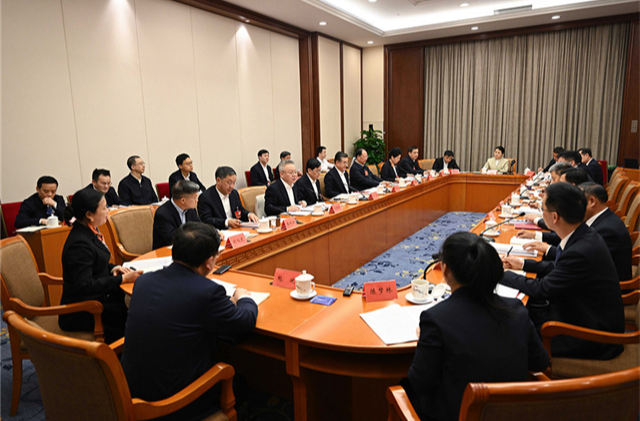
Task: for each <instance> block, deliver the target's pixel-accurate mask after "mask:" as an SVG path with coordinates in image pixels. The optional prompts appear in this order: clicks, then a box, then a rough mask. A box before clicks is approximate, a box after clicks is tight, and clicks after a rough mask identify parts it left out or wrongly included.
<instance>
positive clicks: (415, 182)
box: [411, 179, 420, 186]
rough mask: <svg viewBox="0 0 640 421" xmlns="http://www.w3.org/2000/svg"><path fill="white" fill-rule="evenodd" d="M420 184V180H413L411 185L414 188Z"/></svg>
mask: <svg viewBox="0 0 640 421" xmlns="http://www.w3.org/2000/svg"><path fill="white" fill-rule="evenodd" d="M418 184H420V182H419V181H418V180H416V179H413V180H412V181H411V185H412V186H417V185H418Z"/></svg>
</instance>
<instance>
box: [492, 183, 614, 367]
mask: <svg viewBox="0 0 640 421" xmlns="http://www.w3.org/2000/svg"><path fill="white" fill-rule="evenodd" d="M586 207H587V199H586V197H585V194H584V193H583V192H582V190H580V189H579V188H578V187H576V186H572V185H571V184H569V183H555V184H552V185H550V186H549V187H547V190H546V193H545V196H544V201H543V208H542V210H543V217H544V220H545V222H546V224H547V226H548V227H549V228H550V229H552V230H553V231H555V232H556V234H558V236H559V237H560V244H559V246H558V251H557V253H556V258H555V262H551V261H545V260H542V261H540V262H537V261H535V260H530V259H527V260H524V259H521V258H519V257H515V256H509V257H503V258H502V261H503V263H504V266H505V268H507V269H516V270H524V271H525V272H533V273H536V274H537V275H538V276H537V277H536V278H527V277H525V276H521V275H518V274H516V273H514V272H510V271H507V272H505V274H504V277H503V278H502V281H501V283H503V284H505V285H508V286H510V287H513V288H516V289H518V290H520V291H522V292H523V293H525V294H527V295H529V297H530V298H529V307H530V311H531V313H530V314H531V317H532V320H533V321H534V324H535V325H536V326H537V327H539V326H541V325H542V324H543V323H544V322H547V321H558V322H564V323H569V324H573V325H576V326H581V327H585V328H587V329H595V330H602V331H606V332H613V333H622V332H624V311H623V305H622V297H621V293H620V284H619V282H618V276H617V274H616V267H615V265H614V263H613V260H612V259H611V254H610V253H609V250H608V248H607V244H606V243H605V242H604V240H603V239H602V237H600V235H599V234H598V233H597V232H596V231H595V230H594V229H593V228H591V227H589V226H588V225H587V224H586V223H584V222H583V221H584V217H585V214H586ZM546 302H548V305H545V304H546ZM534 306H535V307H534ZM622 350H623V347H622V345H611V344H603V343H596V342H588V341H585V340H582V339H577V338H572V337H569V336H558V337H555V338H553V339H552V340H551V353H552V355H553V356H558V357H560V356H564V357H570V358H587V359H597V360H609V359H611V358H614V357H615V356H617V355H618V354H620V353H621V352H622Z"/></svg>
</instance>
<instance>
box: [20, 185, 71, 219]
mask: <svg viewBox="0 0 640 421" xmlns="http://www.w3.org/2000/svg"><path fill="white" fill-rule="evenodd" d="M57 191H58V180H56V179H55V178H53V177H51V176H49V175H44V176H42V177H40V178H39V179H38V182H37V183H36V192H35V193H34V194H32V195H31V196H29V197H28V198H26V199H25V200H24V201H23V202H22V203H21V204H20V210H19V211H18V215H17V216H16V222H15V227H16V228H24V227H29V226H32V225H47V218H48V217H50V216H52V215H55V216H57V217H58V220H59V221H64V210H65V204H64V199H63V198H62V196H59V195H57V194H56V192H57Z"/></svg>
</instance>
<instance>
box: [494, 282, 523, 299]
mask: <svg viewBox="0 0 640 421" xmlns="http://www.w3.org/2000/svg"><path fill="white" fill-rule="evenodd" d="M493 292H494V293H495V294H498V295H499V296H501V297H505V298H516V297H518V294H520V291H518V290H517V289H515V288H511V287H508V286H506V285H502V284H497V285H496V289H494V290H493Z"/></svg>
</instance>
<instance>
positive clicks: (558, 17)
mask: <svg viewBox="0 0 640 421" xmlns="http://www.w3.org/2000/svg"><path fill="white" fill-rule="evenodd" d="M551 19H553V20H556V19H560V15H555V16H551Z"/></svg>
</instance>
